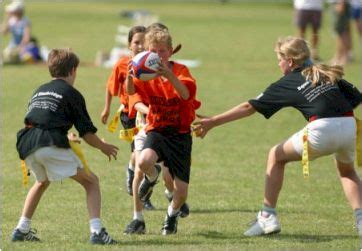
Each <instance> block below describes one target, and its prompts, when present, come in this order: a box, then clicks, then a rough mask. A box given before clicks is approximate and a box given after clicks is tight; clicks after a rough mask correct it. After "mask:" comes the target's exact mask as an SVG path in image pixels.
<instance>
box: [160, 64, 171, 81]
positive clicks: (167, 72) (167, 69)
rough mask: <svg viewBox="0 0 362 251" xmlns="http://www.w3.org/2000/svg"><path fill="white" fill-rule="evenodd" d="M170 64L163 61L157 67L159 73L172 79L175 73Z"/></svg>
mask: <svg viewBox="0 0 362 251" xmlns="http://www.w3.org/2000/svg"><path fill="white" fill-rule="evenodd" d="M168 65H169V63H168V62H161V63H160V64H159V67H158V69H157V74H158V75H161V76H164V77H165V78H167V79H170V78H171V77H172V76H173V75H174V74H173V72H172V70H171V69H170V67H169V66H168Z"/></svg>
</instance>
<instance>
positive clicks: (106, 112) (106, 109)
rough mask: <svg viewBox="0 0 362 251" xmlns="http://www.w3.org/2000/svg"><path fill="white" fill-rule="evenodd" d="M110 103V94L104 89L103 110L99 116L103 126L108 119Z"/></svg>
mask: <svg viewBox="0 0 362 251" xmlns="http://www.w3.org/2000/svg"><path fill="white" fill-rule="evenodd" d="M111 102H112V94H111V93H110V92H109V90H108V89H106V95H105V103H104V109H103V111H102V114H101V121H102V123H103V124H106V123H107V120H108V117H109V111H110V107H111Z"/></svg>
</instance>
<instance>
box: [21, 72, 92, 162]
mask: <svg viewBox="0 0 362 251" xmlns="http://www.w3.org/2000/svg"><path fill="white" fill-rule="evenodd" d="M24 123H25V125H26V127H25V128H24V129H22V130H20V131H19V132H18V135H17V136H18V137H17V143H16V146H17V150H18V152H19V156H20V158H21V159H25V158H26V157H27V156H28V155H29V154H31V153H32V152H34V151H36V150H37V149H38V148H40V147H45V146H52V145H54V146H57V147H61V148H70V146H69V141H68V137H67V133H68V130H69V129H70V128H71V127H72V126H73V125H74V126H75V128H76V129H77V131H78V132H79V136H80V137H82V136H84V135H85V134H86V133H88V132H90V133H96V132H97V128H96V127H95V126H94V125H93V123H92V121H91V119H90V117H89V114H88V111H87V108H86V104H85V100H84V98H83V96H82V94H81V93H80V92H79V91H78V90H76V89H75V88H74V87H73V86H71V85H70V84H68V83H67V82H65V81H64V80H61V79H55V80H52V81H50V82H49V83H46V84H44V85H42V86H40V87H39V88H38V89H37V90H36V91H35V92H34V94H33V96H32V98H31V100H30V102H29V105H28V112H27V114H26V116H25V120H24Z"/></svg>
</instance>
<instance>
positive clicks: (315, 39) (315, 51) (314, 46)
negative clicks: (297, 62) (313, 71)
mask: <svg viewBox="0 0 362 251" xmlns="http://www.w3.org/2000/svg"><path fill="white" fill-rule="evenodd" d="M311 40H312V43H311V47H312V48H311V49H312V50H311V51H312V58H313V59H314V60H318V59H319V55H318V42H319V36H318V29H313V31H312V39H311Z"/></svg>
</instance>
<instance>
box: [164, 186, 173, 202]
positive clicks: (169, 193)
mask: <svg viewBox="0 0 362 251" xmlns="http://www.w3.org/2000/svg"><path fill="white" fill-rule="evenodd" d="M165 196H166V198H167V199H168V200H169V201H170V202H171V200H172V198H173V192H170V191H169V190H168V189H167V188H166V190H165Z"/></svg>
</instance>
